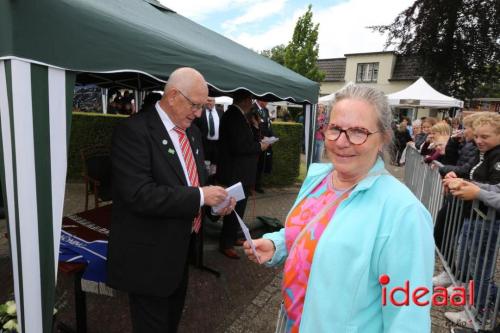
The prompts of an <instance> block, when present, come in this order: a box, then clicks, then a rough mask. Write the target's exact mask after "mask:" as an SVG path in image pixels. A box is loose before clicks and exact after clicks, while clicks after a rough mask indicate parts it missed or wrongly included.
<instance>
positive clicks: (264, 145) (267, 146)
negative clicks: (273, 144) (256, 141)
mask: <svg viewBox="0 0 500 333" xmlns="http://www.w3.org/2000/svg"><path fill="white" fill-rule="evenodd" d="M269 146H270V144H269V143H264V142H261V143H260V150H262V151H264V150H266V149H267V148H269Z"/></svg>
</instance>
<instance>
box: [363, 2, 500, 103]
mask: <svg viewBox="0 0 500 333" xmlns="http://www.w3.org/2000/svg"><path fill="white" fill-rule="evenodd" d="M499 15H500V9H499V6H498V0H416V1H415V2H414V3H413V4H412V5H411V6H410V7H408V8H407V9H406V10H404V11H403V12H401V13H400V14H399V15H398V16H397V17H396V18H395V20H394V21H393V23H392V24H389V25H382V26H373V27H370V28H372V29H373V30H375V31H379V32H381V33H387V42H386V47H389V46H391V45H394V46H396V48H397V50H398V51H400V52H401V53H402V54H404V55H413V56H416V57H417V59H418V61H419V68H420V72H421V73H422V74H423V76H424V77H425V79H426V80H427V81H429V83H430V84H431V85H432V86H433V87H434V88H436V89H437V90H439V91H442V92H444V93H446V94H451V95H453V96H455V97H459V98H463V99H467V98H473V97H484V96H481V94H484V93H485V92H488V93H489V94H493V95H498V93H499V92H498V91H494V90H495V89H497V88H498V82H499V80H500V71H499V69H500V68H499V66H498V64H499V60H500V38H499V36H500V19H499ZM492 90H493V91H492Z"/></svg>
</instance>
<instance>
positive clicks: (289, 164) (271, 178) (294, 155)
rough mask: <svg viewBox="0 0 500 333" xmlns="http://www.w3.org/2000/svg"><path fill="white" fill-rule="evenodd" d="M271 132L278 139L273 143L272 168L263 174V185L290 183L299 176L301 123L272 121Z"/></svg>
mask: <svg viewBox="0 0 500 333" xmlns="http://www.w3.org/2000/svg"><path fill="white" fill-rule="evenodd" d="M272 126H273V127H272V128H273V132H274V135H275V136H276V137H278V138H279V139H280V140H279V141H278V142H276V143H275V144H274V145H273V168H272V172H271V173H270V174H269V175H264V178H263V182H264V184H265V185H292V184H294V183H295V181H296V180H297V177H298V176H299V168H300V147H301V140H302V131H303V129H302V124H300V123H293V122H277V121H276V122H274V123H273V125H272Z"/></svg>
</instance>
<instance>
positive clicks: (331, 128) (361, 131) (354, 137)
mask: <svg viewBox="0 0 500 333" xmlns="http://www.w3.org/2000/svg"><path fill="white" fill-rule="evenodd" d="M378 132H379V131H376V132H370V131H369V130H367V129H366V128H363V127H349V128H346V129H343V128H341V127H339V126H336V125H335V124H330V125H328V128H327V129H326V130H325V138H326V139H328V140H332V141H336V140H338V138H340V135H341V134H342V133H345V136H346V138H347V140H349V142H350V143H351V144H353V145H362V144H363V143H365V142H366V140H368V136H370V135H372V134H375V133H378Z"/></svg>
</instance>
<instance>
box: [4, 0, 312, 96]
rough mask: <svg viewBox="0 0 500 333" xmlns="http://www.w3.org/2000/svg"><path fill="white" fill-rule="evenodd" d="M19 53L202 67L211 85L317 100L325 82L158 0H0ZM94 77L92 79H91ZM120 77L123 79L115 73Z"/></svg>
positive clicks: (8, 39)
mask: <svg viewBox="0 0 500 333" xmlns="http://www.w3.org/2000/svg"><path fill="white" fill-rule="evenodd" d="M10 56H15V57H18V58H22V59H27V60H28V61H29V62H37V63H41V64H47V65H50V66H54V67H58V68H62V69H67V70H71V71H76V72H86V73H94V74H95V76H94V79H95V80H96V81H98V82H99V83H100V82H102V83H103V84H106V83H107V82H105V80H100V78H102V75H101V74H103V73H127V75H125V77H122V76H120V77H119V79H120V80H129V81H128V82H129V84H133V81H130V79H132V80H134V79H136V78H137V76H138V74H142V75H146V76H149V77H153V78H156V79H157V80H162V81H165V80H166V79H168V76H169V74H170V73H171V72H172V71H173V70H175V69H176V68H178V67H183V66H189V67H193V68H196V69H197V70H199V71H200V72H201V73H202V74H203V75H204V76H205V78H206V80H207V82H208V83H209V85H210V86H211V87H212V89H213V90H215V91H219V92H221V93H223V92H231V91H234V90H236V89H241V88H243V89H247V90H249V91H251V92H253V93H254V94H255V95H257V96H266V97H267V98H269V99H275V100H278V99H283V100H289V101H291V102H296V103H311V104H312V103H316V101H317V99H318V93H319V85H318V84H317V83H316V82H313V81H311V80H309V79H307V78H305V77H303V76H301V75H299V74H297V73H295V72H293V71H291V70H289V69H287V68H285V67H283V66H281V65H279V64H277V63H275V62H274V61H271V60H269V59H267V58H266V57H263V56H261V55H259V54H257V53H255V52H254V51H252V50H249V49H247V48H245V47H243V46H241V45H239V44H237V43H235V42H233V41H231V40H229V39H228V38H226V37H224V36H221V35H219V34H217V33H215V32H213V31H211V30H209V29H206V28H204V27H203V26H201V25H198V24H196V23H194V22H192V21H190V20H188V19H187V18H185V17H183V16H181V15H179V14H177V13H175V12H173V11H171V10H169V9H168V8H165V7H163V6H161V5H160V4H159V3H158V2H157V1H156V0H107V1H103V0H38V1H36V0H16V1H0V59H1V58H5V57H10ZM88 79H89V77H88V76H87V77H86V81H88ZM117 80H118V79H117Z"/></svg>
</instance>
